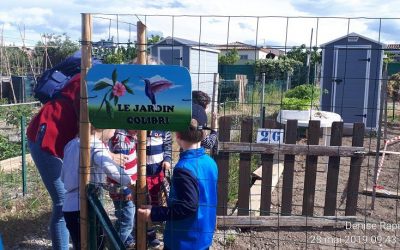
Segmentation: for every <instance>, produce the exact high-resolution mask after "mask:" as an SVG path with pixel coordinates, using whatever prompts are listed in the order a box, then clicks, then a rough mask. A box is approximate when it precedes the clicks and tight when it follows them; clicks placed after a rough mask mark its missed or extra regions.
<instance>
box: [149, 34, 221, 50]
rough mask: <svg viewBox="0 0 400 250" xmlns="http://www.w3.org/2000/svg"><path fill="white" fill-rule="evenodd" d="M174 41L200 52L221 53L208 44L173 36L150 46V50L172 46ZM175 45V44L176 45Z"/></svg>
mask: <svg viewBox="0 0 400 250" xmlns="http://www.w3.org/2000/svg"><path fill="white" fill-rule="evenodd" d="M172 41H175V42H178V43H180V44H181V45H186V46H188V47H193V48H194V49H200V50H205V51H209V52H215V53H219V52H220V51H219V50H215V49H213V48H212V47H213V46H212V45H211V44H208V43H201V42H199V41H192V40H188V39H184V38H179V37H171V36H167V37H166V38H164V39H162V40H160V41H159V42H157V43H155V44H152V45H150V46H149V48H151V47H153V46H156V45H159V44H162V43H164V42H165V43H167V44H172ZM174 45H175V44H174Z"/></svg>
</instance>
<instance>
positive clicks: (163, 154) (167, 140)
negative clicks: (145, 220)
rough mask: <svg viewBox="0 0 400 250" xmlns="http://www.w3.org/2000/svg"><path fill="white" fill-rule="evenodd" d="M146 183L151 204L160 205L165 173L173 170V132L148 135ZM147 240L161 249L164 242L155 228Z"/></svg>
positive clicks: (151, 230) (157, 132)
mask: <svg viewBox="0 0 400 250" xmlns="http://www.w3.org/2000/svg"><path fill="white" fill-rule="evenodd" d="M146 155H147V157H146V164H147V165H146V182H147V188H148V190H149V197H150V204H152V205H155V206H158V205H159V193H160V191H161V185H162V182H163V180H164V177H165V175H164V171H165V170H169V169H170V168H171V157H172V140H171V132H169V131H158V130H152V131H148V133H147V142H146ZM147 240H148V243H149V246H150V247H152V248H161V247H162V242H161V241H160V240H158V239H157V238H156V231H155V229H154V228H149V229H148V231H147Z"/></svg>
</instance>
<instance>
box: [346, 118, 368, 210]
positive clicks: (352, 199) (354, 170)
mask: <svg viewBox="0 0 400 250" xmlns="http://www.w3.org/2000/svg"><path fill="white" fill-rule="evenodd" d="M364 129H365V125H364V123H354V127H353V142H352V146H363V145H364ZM363 159H364V157H363V156H360V155H357V156H353V157H351V160H350V173H349V180H348V182H347V200H346V210H345V215H346V216H351V215H356V213H357V199H358V186H359V184H360V174H361V164H362V162H363Z"/></svg>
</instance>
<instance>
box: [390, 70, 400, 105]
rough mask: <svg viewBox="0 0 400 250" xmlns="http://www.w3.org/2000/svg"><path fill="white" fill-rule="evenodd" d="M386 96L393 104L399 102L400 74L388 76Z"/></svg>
mask: <svg viewBox="0 0 400 250" xmlns="http://www.w3.org/2000/svg"><path fill="white" fill-rule="evenodd" d="M387 95H388V97H390V98H392V100H393V101H394V102H396V101H397V102H398V101H399V100H400V73H396V74H394V75H392V76H390V78H389V81H388V85H387Z"/></svg>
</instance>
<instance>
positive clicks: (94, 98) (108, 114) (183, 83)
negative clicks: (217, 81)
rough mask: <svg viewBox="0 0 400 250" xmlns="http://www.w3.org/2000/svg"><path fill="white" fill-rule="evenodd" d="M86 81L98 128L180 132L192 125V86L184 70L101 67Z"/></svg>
mask: <svg viewBox="0 0 400 250" xmlns="http://www.w3.org/2000/svg"><path fill="white" fill-rule="evenodd" d="M86 81H87V88H88V111H89V120H90V122H91V123H92V125H93V126H94V127H96V128H103V129H105V128H118V129H135V130H168V131H180V130H184V129H186V128H187V127H188V126H189V124H190V120H191V108H192V99H191V98H192V89H191V87H192V84H191V79H190V74H189V72H188V70H187V69H186V68H184V67H179V66H165V65H114V64H99V65H94V66H93V67H92V68H91V69H90V70H89V72H88V74H87V77H86Z"/></svg>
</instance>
